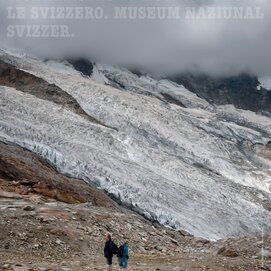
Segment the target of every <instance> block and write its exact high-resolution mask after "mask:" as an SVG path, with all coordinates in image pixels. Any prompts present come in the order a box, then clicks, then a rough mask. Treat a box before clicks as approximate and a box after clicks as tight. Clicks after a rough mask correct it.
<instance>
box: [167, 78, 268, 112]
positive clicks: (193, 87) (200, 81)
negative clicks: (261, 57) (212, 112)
mask: <svg viewBox="0 0 271 271" xmlns="http://www.w3.org/2000/svg"><path fill="white" fill-rule="evenodd" d="M171 79H172V80H173V81H174V82H176V83H178V84H180V85H183V86H185V87H186V88H187V89H189V90H190V91H193V92H195V93H196V94H197V95H198V96H199V97H202V98H204V99H206V100H207V101H209V102H211V103H215V104H217V105H223V104H233V105H235V106H236V107H237V108H242V109H247V110H251V111H256V112H257V111H267V112H269V113H270V112H271V91H268V90H266V89H264V88H258V86H259V81H258V79H257V77H255V76H251V75H248V74H241V75H239V76H231V77H224V78H223V77H222V78H221V77H218V78H216V77H211V76H208V75H192V74H182V75H179V76H175V77H172V78H171Z"/></svg>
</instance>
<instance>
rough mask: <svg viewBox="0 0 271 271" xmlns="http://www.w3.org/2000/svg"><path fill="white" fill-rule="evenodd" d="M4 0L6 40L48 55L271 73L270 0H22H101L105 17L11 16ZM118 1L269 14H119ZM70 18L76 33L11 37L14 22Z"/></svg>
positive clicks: (168, 68)
mask: <svg viewBox="0 0 271 271" xmlns="http://www.w3.org/2000/svg"><path fill="white" fill-rule="evenodd" d="M16 5H18V1H12V0H11V1H7V0H4V1H1V4H0V8H1V11H0V15H1V18H2V19H1V21H0V23H1V26H2V27H1V32H0V34H1V44H6V45H7V46H10V47H20V48H23V49H24V50H27V51H28V52H31V53H33V54H36V55H39V56H41V57H44V58H62V57H88V58H90V59H94V60H99V61H103V62H107V63H117V64H125V65H137V66H139V67H144V68H145V69H150V70H153V71H156V72H167V73H172V72H182V71H195V72H206V73H212V74H235V73H239V72H243V71H248V72H252V73H255V74H258V75H270V74H271V52H270V48H271V35H270V26H271V3H270V1H268V0H266V1H264V0H258V1H257V0H250V1H227V0H225V1H222V0H221V1H219V0H217V1H211V0H209V1H207V0H206V1H204V0H195V1H192V0H191V1H186V0H179V1H166V0H164V1H146V0H145V1H143V0H142V1H140V0H138V1H130V0H127V1H126V0H114V1H91V0H85V1H72V0H66V1H64V0H63V1H61V0H59V1H37V0H32V1H31V0H30V1H20V6H27V7H28V9H29V8H30V7H31V6H38V5H40V6H72V5H74V6H84V5H85V6H93V7H95V5H96V6H102V7H103V8H104V12H105V14H107V15H108V17H109V18H108V19H107V20H105V19H103V20H59V21H56V20H41V19H39V20H31V19H29V18H27V19H25V20H10V19H7V11H6V7H7V6H16ZM116 6H137V7H139V6H156V7H158V6H179V7H180V10H181V11H182V15H185V8H186V7H189V6H190V7H193V6H194V7H200V6H201V7H218V6H243V7H247V6H251V7H261V8H262V10H263V12H264V16H265V18H264V19H259V20H233V19H232V20H227V19H214V20H213V19H206V20H188V19H185V18H183V17H181V18H180V19H178V20H139V19H138V20H114V19H112V17H113V16H114V7H116ZM48 23H49V24H56V23H58V24H67V25H69V28H70V31H71V33H74V34H75V37H74V38H58V39H56V38H7V37H6V34H7V31H6V28H7V25H9V24H48Z"/></svg>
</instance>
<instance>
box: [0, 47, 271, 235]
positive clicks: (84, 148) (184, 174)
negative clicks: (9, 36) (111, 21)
mask: <svg viewBox="0 0 271 271" xmlns="http://www.w3.org/2000/svg"><path fill="white" fill-rule="evenodd" d="M0 58H1V61H2V63H5V64H2V68H1V77H2V78H4V79H2V81H1V84H2V85H3V86H2V87H0V90H1V93H0V95H1V109H0V110H1V116H2V118H1V120H0V140H1V141H2V142H4V143H6V144H16V145H18V146H21V147H23V148H25V149H27V150H29V151H31V152H33V153H35V154H37V155H39V156H40V157H41V158H42V159H44V160H46V161H48V162H50V164H52V165H53V166H54V167H55V168H56V169H57V170H58V172H60V173H61V174H64V175H67V176H69V177H73V178H77V179H82V180H84V181H85V182H88V183H90V184H93V185H95V186H96V187H99V188H101V189H103V190H104V191H106V192H107V193H108V194H110V195H112V197H114V198H115V199H118V200H120V201H121V202H122V203H123V204H125V205H127V206H129V207H130V208H132V209H134V210H136V211H137V212H138V213H140V214H143V215H144V216H145V217H147V218H149V219H151V220H153V221H158V222H160V223H161V224H164V225H169V226H172V227H174V228H177V229H183V230H185V231H188V232H190V233H191V234H193V235H196V236H201V237H205V238H209V239H219V238H225V237H232V236H241V235H250V234H255V233H259V232H261V229H262V228H263V229H264V231H265V232H270V231H271V216H270V210H271V196H270V164H271V159H270V139H271V121H270V118H269V117H267V116H264V115H260V114H256V113H253V112H250V111H245V110H240V109H236V108H234V107H233V106H229V105H227V106H215V105H213V104H209V103H208V102H207V101H206V100H204V99H202V98H200V97H198V96H196V95H195V94H194V93H192V92H190V91H188V90H187V89H185V88H184V87H183V86H180V85H177V84H176V83H172V82H170V81H167V80H161V81H157V80H154V79H152V78H150V77H147V76H145V77H144V76H143V77H138V76H136V75H135V74H132V73H130V72H128V71H126V70H121V69H116V68H112V67H108V66H105V65H100V66H96V67H94V68H93V69H94V70H95V72H96V76H98V77H99V81H100V83H103V84H100V83H95V82H94V81H93V80H91V79H90V78H88V77H83V76H81V75H80V74H79V73H77V72H76V71H72V70H71V68H70V67H69V69H68V70H67V67H64V66H65V65H63V66H61V65H58V66H57V67H56V66H55V65H53V66H52V65H49V64H47V63H44V62H42V61H40V60H38V59H35V58H30V57H27V56H20V57H17V56H14V55H9V54H6V53H5V52H3V51H1V56H0ZM51 64H52V63H51ZM5 65H6V66H5ZM15 72H17V73H20V74H22V75H23V77H27V78H31V79H30V80H23V83H22V84H21V85H20V84H19V85H18V82H17V81H20V79H19V78H18V77H17V79H16V77H15V81H16V83H11V82H9V78H10V75H7V74H13V73H15ZM96 78H97V77H96ZM93 79H95V78H93ZM102 80H109V81H108V82H102ZM41 82H43V84H44V86H46V89H47V87H49V88H50V87H51V86H54V88H55V89H57V90H58V91H61V92H63V93H65V95H59V96H58V98H57V100H56V99H55V97H54V95H51V93H50V91H43V89H42V88H39V87H38V86H39V85H40V83H41ZM112 82H113V83H114V84H115V87H112V86H105V85H104V84H110V85H111V84H112ZM67 101H71V102H68V105H69V106H67ZM74 105H75V106H76V110H75V109H74ZM86 116H87V117H86ZM93 120H95V121H93Z"/></svg>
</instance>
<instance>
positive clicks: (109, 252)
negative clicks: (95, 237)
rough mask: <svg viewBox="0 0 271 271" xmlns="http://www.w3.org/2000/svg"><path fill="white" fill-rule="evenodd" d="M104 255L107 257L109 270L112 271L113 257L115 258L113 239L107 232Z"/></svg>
mask: <svg viewBox="0 0 271 271" xmlns="http://www.w3.org/2000/svg"><path fill="white" fill-rule="evenodd" d="M105 240H106V242H105V246H104V257H105V258H106V262H107V266H108V271H112V270H113V268H112V258H113V241H112V239H111V235H110V234H109V233H107V234H106V235H105Z"/></svg>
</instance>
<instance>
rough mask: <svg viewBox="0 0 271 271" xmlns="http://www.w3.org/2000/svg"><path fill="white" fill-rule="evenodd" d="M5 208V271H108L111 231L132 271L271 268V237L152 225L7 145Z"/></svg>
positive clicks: (0, 167) (0, 244) (1, 227)
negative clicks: (216, 235)
mask: <svg viewBox="0 0 271 271" xmlns="http://www.w3.org/2000/svg"><path fill="white" fill-rule="evenodd" d="M0 211H1V216H0V256H1V257H0V270H13V271H30V270H32V271H45V270H55V271H56V270H58V271H77V270H82V271H87V270H88V271H90V270H104V268H105V260H104V258H103V244H104V235H105V233H107V232H110V233H111V234H112V236H113V238H114V241H115V242H116V243H117V244H120V243H121V241H123V240H124V239H126V240H128V242H129V246H130V269H129V270H139V271H140V270H157V271H158V270H160V271H162V270H164V271H168V270H175V271H184V270H186V271H188V270H189V271H190V270H191V271H193V270H202V271H203V270H213V271H230V270H231V271H233V270H234V271H235V270H243V271H255V270H271V252H270V249H271V247H270V241H271V239H270V238H271V237H270V235H267V234H265V235H264V238H263V239H262V237H261V236H255V237H249V238H240V239H228V240H220V241H218V242H210V241H208V240H206V239H203V238H195V237H193V236H191V235H189V234H188V233H186V232H184V231H175V230H172V229H169V228H166V227H163V226H161V225H159V224H157V223H152V222H150V221H148V220H145V219H144V218H142V217H141V216H139V215H137V214H136V213H133V212H131V211H129V210H127V209H124V208H122V207H121V206H118V205H116V204H115V203H113V201H112V200H111V199H110V198H109V197H108V196H106V195H105V194H103V192H102V191H98V190H96V189H95V188H92V187H89V186H88V185H87V184H85V183H82V182H81V181H80V180H76V179H68V178H66V177H63V176H61V175H60V174H59V173H58V172H56V171H55V169H53V168H52V167H51V166H50V165H49V164H47V163H46V162H44V161H42V160H40V158H39V157H37V156H36V155H34V154H32V153H31V152H29V151H27V150H24V149H22V148H19V147H16V146H9V145H3V144H1V162H0ZM251 244H253V246H252V245H251ZM262 248H263V249H264V250H263V252H264V254H263V256H264V257H263V259H262V254H261V251H262ZM114 266H115V267H116V259H114Z"/></svg>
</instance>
